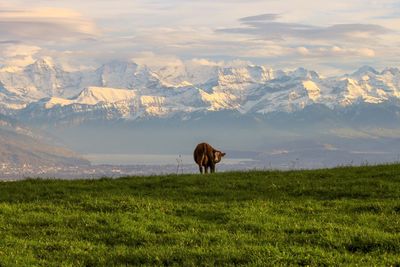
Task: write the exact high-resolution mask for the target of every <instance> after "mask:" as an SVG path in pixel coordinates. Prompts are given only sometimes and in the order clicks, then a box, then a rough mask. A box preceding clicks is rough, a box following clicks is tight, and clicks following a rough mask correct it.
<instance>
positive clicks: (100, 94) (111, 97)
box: [45, 87, 137, 109]
mask: <svg viewBox="0 0 400 267" xmlns="http://www.w3.org/2000/svg"><path fill="white" fill-rule="evenodd" d="M136 95H137V94H136V92H135V91H133V90H127V89H117V88H105V87H88V88H86V89H84V90H83V91H82V92H81V93H80V94H79V95H78V96H76V97H75V98H71V99H64V98H59V97H52V98H50V99H49V100H48V101H47V102H46V103H45V108H46V109H50V108H52V107H54V106H56V105H60V106H67V105H72V104H81V105H96V104H99V103H118V102H124V101H130V100H132V99H134V98H135V97H136Z"/></svg>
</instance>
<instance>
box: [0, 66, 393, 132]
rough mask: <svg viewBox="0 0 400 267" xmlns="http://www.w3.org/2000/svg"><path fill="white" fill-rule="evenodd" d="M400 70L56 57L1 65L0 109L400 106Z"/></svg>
mask: <svg viewBox="0 0 400 267" xmlns="http://www.w3.org/2000/svg"><path fill="white" fill-rule="evenodd" d="M399 100H400V70H399V69H397V68H387V69H384V70H383V71H377V70H375V69H373V68H371V67H368V66H364V67H362V68H360V69H358V70H357V71H355V72H353V73H351V74H346V75H342V76H338V77H323V76H321V75H319V74H318V73H317V72H316V71H310V70H306V69H304V68H298V69H296V70H293V71H282V70H273V69H270V68H266V67H264V66H256V65H243V66H239V67H232V66H220V65H216V64H202V63H193V62H192V63H190V62H189V63H187V64H182V65H180V66H165V67H158V68H153V69H152V68H150V67H148V66H145V65H139V64H136V63H134V62H128V61H111V62H109V63H106V64H103V65H102V66H100V67H98V68H97V69H93V70H85V71H73V72H70V71H65V70H64V69H63V67H62V66H60V65H57V64H55V63H54V62H53V60H52V59H51V58H42V59H39V60H37V61H36V62H34V63H33V64H31V65H28V66H26V67H24V68H10V67H3V68H2V69H0V107H1V108H0V110H1V111H2V113H4V114H9V115H11V116H14V117H16V118H19V119H23V120H29V121H32V120H37V121H44V122H57V123H66V124H77V123H78V124H79V123H83V122H85V121H91V120H128V121H135V120H140V119H145V118H171V117H175V116H180V117H181V118H182V120H184V119H189V118H191V117H192V116H193V114H199V113H210V112H211V113H213V112H221V111H230V112H237V113H238V114H242V115H268V114H273V113H277V112H278V113H279V112H280V113H289V114H290V113H296V112H300V111H302V110H304V109H306V108H307V107H310V106H313V105H321V106H324V107H326V108H328V109H329V110H335V111H338V112H339V111H343V110H346V109H349V108H354V107H356V106H359V105H378V104H389V105H391V106H395V107H398V106H400V104H399V103H400V102H399Z"/></svg>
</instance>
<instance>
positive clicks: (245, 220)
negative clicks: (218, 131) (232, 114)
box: [0, 165, 400, 266]
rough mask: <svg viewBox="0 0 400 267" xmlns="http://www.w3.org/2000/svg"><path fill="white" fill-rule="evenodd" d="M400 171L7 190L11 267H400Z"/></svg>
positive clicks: (0, 188) (3, 247)
mask: <svg viewBox="0 0 400 267" xmlns="http://www.w3.org/2000/svg"><path fill="white" fill-rule="evenodd" d="M399 196H400V165H387V166H375V167H354V168H350V167H348V168H337V169H332V170H315V171H291V172H243V173H240V172H232V173H219V174H216V175H208V176H201V175H180V176H153V177H132V178H129V177H128V178H122V179H116V180H112V179H101V180H79V181H61V180H26V181H20V182H8V183H0V266H38V265H39V266H60V265H64V266H88V265H94V266H111V265H140V264H145V265H194V266H197V265H242V264H243V265H251V266H253V265H259V266H266V265H315V266H321V265H329V266H330V265H356V264H358V265H359V266H371V265H376V266H388V265H399V264H400V258H399V255H400V201H399Z"/></svg>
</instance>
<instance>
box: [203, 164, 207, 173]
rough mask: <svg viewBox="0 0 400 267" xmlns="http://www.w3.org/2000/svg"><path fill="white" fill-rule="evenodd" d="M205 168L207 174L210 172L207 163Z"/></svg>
mask: <svg viewBox="0 0 400 267" xmlns="http://www.w3.org/2000/svg"><path fill="white" fill-rule="evenodd" d="M204 170H205V173H206V174H207V173H208V166H207V165H206V166H204Z"/></svg>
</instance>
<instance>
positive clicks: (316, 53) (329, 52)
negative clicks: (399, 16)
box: [295, 46, 376, 58]
mask: <svg viewBox="0 0 400 267" xmlns="http://www.w3.org/2000/svg"><path fill="white" fill-rule="evenodd" d="M295 51H296V52H297V54H298V55H300V56H303V57H308V58H312V57H314V58H329V57H332V58H334V57H346V58H351V57H362V58H373V57H375V56H376V52H375V50H374V49H371V48H368V47H356V48H345V47H340V46H332V47H310V48H308V47H304V46H301V47H297V48H296V50H295Z"/></svg>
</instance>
